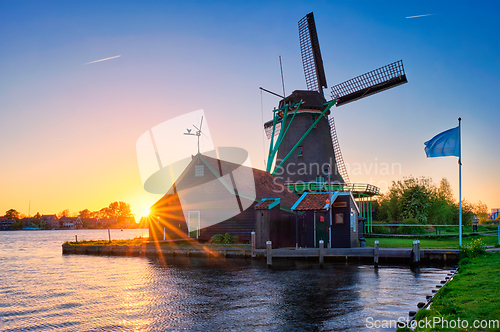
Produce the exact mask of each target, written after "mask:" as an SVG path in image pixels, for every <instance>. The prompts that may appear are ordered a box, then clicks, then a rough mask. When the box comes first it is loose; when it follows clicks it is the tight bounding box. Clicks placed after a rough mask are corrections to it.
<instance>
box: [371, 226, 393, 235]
mask: <svg viewBox="0 0 500 332" xmlns="http://www.w3.org/2000/svg"><path fill="white" fill-rule="evenodd" d="M373 233H375V234H389V233H390V230H389V227H386V226H373Z"/></svg>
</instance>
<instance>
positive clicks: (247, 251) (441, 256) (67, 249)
mask: <svg viewBox="0 0 500 332" xmlns="http://www.w3.org/2000/svg"><path fill="white" fill-rule="evenodd" d="M322 250H323V257H324V258H326V259H327V260H332V261H334V260H343V261H346V260H347V261H358V260H362V261H367V262H372V263H373V262H374V259H375V250H374V248H373V247H365V248H332V249H322ZM62 251H63V254H80V255H110V256H113V255H115V256H148V257H151V256H152V257H161V256H198V257H240V258H253V259H267V258H268V257H267V256H268V255H267V249H254V250H252V249H251V248H248V247H246V248H235V247H224V248H221V247H209V246H206V247H187V248H182V247H177V248H173V247H160V248H157V247H156V246H155V245H151V244H149V245H146V244H143V245H138V246H116V245H63V246H62ZM271 256H272V259H291V260H294V259H308V260H309V259H314V260H318V261H319V260H320V249H318V248H299V249H295V248H282V249H272V251H271ZM378 258H379V259H380V262H381V263H391V262H394V261H396V260H397V261H399V262H401V261H404V262H406V261H407V262H408V263H412V262H413V255H412V248H379V249H378ZM458 259H459V251H458V250H457V249H424V248H422V249H420V261H445V262H453V261H458Z"/></svg>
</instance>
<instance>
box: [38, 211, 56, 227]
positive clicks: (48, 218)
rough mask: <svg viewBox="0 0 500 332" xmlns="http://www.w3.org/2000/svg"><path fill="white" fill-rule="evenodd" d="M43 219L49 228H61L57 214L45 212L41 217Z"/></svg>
mask: <svg viewBox="0 0 500 332" xmlns="http://www.w3.org/2000/svg"><path fill="white" fill-rule="evenodd" d="M41 219H42V220H43V221H45V225H46V226H45V227H46V228H47V229H59V228H60V224H59V218H57V216H56V215H55V214H44V215H42V218H41Z"/></svg>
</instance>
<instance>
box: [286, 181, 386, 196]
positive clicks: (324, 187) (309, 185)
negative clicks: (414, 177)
mask: <svg viewBox="0 0 500 332" xmlns="http://www.w3.org/2000/svg"><path fill="white" fill-rule="evenodd" d="M285 186H287V187H288V188H289V189H290V190H293V191H295V192H300V193H302V192H305V191H325V192H326V191H352V192H353V193H362V194H368V195H370V196H373V195H378V194H380V188H379V187H376V186H374V185H371V184H368V183H332V184H331V187H329V185H328V182H297V183H285Z"/></svg>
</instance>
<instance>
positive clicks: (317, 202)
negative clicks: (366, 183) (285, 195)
mask: <svg viewBox="0 0 500 332" xmlns="http://www.w3.org/2000/svg"><path fill="white" fill-rule="evenodd" d="M329 195H331V198H330V205H331V204H333V202H335V200H336V199H337V198H338V197H339V196H350V198H351V200H352V202H353V203H354V206H355V207H356V209H358V206H357V204H355V200H354V197H353V196H352V194H351V192H350V191H335V192H332V193H314V192H305V193H303V194H302V196H300V198H299V199H298V200H297V202H296V203H295V204H294V205H293V206H292V210H293V211H313V210H316V211H318V210H327V208H328V203H327V202H326V200H327V199H328V197H329ZM358 212H359V210H358Z"/></svg>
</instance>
